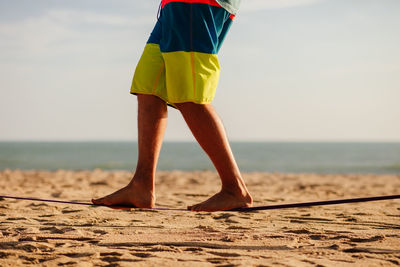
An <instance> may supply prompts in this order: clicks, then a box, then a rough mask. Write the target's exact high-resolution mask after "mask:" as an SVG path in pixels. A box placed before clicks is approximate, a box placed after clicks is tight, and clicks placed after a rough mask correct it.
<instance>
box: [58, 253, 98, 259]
mask: <svg viewBox="0 0 400 267" xmlns="http://www.w3.org/2000/svg"><path fill="white" fill-rule="evenodd" d="M61 255H63V256H67V257H69V258H83V257H90V256H92V255H94V253H91V252H82V253H63V254H61Z"/></svg>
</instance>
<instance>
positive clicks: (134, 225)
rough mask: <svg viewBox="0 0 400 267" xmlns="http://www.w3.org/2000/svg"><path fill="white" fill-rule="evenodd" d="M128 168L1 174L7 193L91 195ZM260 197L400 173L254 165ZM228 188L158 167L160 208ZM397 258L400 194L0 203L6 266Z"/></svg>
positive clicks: (365, 191) (334, 190) (382, 187)
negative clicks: (235, 202)
mask: <svg viewBox="0 0 400 267" xmlns="http://www.w3.org/2000/svg"><path fill="white" fill-rule="evenodd" d="M130 177H131V173H128V172H123V171H113V172H106V171H101V170H94V171H65V170H59V171H55V172H49V171H18V170H5V171H2V172H0V194H2V195H14V196H25V197H38V198H50V199H56V200H72V201H83V202H86V201H89V200H90V199H91V198H92V197H99V196H103V195H105V194H108V193H111V192H113V191H115V190H116V189H119V188H120V187H122V186H124V185H126V184H127V182H128V181H129V180H130ZM244 178H245V180H246V182H247V185H248V188H249V190H250V192H251V193H252V195H253V197H254V200H255V203H254V205H257V206H258V205H269V204H278V203H291V202H306V201H318V200H330V199H340V198H353V197H368V196H377V195H391V194H400V175H357V174H348V175H334V174H331V175H320V174H281V173H245V174H244ZM218 189H219V179H218V176H217V174H216V173H214V172H180V171H174V172H159V173H158V175H157V183H156V190H157V191H156V193H157V202H156V205H157V206H158V207H165V208H185V207H186V205H189V204H194V203H197V202H200V201H202V200H204V199H206V198H207V197H208V196H210V195H212V194H213V193H215V192H217V191H218ZM25 264H34V265H43V266H194V265H196V266H395V265H400V200H387V201H377V202H368V203H357V204H345V205H335V206H324V207H313V208H298V209H285V210H273V211H258V212H251V213H238V212H215V213H207V212H202V213H195V212H186V211H159V210H136V209H134V210H113V209H110V208H106V207H92V206H81V205H68V204H56V203H44V202H31V201H21V200H11V199H1V201H0V266H19V265H25Z"/></svg>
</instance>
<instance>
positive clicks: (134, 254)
mask: <svg viewBox="0 0 400 267" xmlns="http://www.w3.org/2000/svg"><path fill="white" fill-rule="evenodd" d="M131 254H132V255H133V256H136V257H139V258H149V257H155V256H154V255H153V254H151V253H144V252H134V253H131Z"/></svg>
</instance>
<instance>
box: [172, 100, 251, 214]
mask: <svg viewBox="0 0 400 267" xmlns="http://www.w3.org/2000/svg"><path fill="white" fill-rule="evenodd" d="M176 106H177V108H178V109H179V111H180V112H181V113H182V115H183V117H184V119H185V121H186V123H187V124H188V126H189V128H190V130H191V131H192V133H193V135H194V137H195V138H196V140H197V142H199V144H200V146H201V147H202V148H203V149H204V151H205V152H206V153H207V155H208V156H209V157H210V159H211V161H212V162H213V164H214V166H215V168H216V169H217V171H218V174H219V176H220V177H221V182H222V188H221V191H220V192H219V193H217V194H215V195H214V196H212V197H211V198H209V199H208V200H206V201H204V202H202V203H200V204H197V205H194V206H189V207H188V209H190V210H193V211H217V210H228V209H234V208H239V207H249V206H251V205H252V202H253V200H252V198H251V196H250V193H249V192H248V191H247V188H246V185H245V183H244V181H243V179H242V177H241V174H240V171H239V167H238V166H237V164H236V161H235V158H234V156H233V153H232V150H231V148H230V146H229V142H228V138H227V137H226V133H225V130H224V127H223V125H222V122H221V120H220V118H219V116H218V115H217V113H216V111H215V110H214V108H213V106H212V105H210V104H206V105H200V104H194V103H190V102H188V103H181V104H176Z"/></svg>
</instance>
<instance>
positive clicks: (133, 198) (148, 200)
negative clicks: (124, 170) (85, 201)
mask: <svg viewBox="0 0 400 267" xmlns="http://www.w3.org/2000/svg"><path fill="white" fill-rule="evenodd" d="M92 202H93V204H96V205H106V206H121V207H123V206H127V207H132V208H133V207H137V208H153V207H154V204H155V196H154V193H153V191H152V190H148V189H146V190H142V189H141V186H139V185H135V184H134V183H132V184H129V185H127V186H125V187H123V188H121V189H119V190H118V191H116V192H114V193H112V194H110V195H108V196H105V197H102V198H98V199H92Z"/></svg>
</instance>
